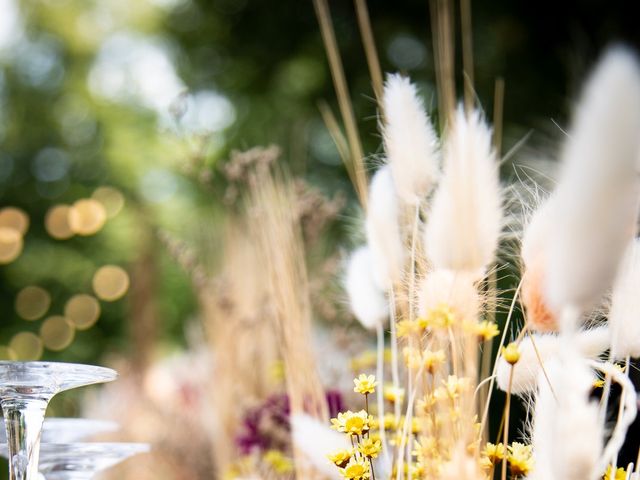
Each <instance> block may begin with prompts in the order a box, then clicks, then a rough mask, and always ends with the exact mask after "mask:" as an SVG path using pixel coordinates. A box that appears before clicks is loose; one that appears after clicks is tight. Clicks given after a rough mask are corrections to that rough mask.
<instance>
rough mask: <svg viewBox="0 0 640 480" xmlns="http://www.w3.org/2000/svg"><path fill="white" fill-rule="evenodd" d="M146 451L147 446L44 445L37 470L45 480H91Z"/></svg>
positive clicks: (134, 444)
mask: <svg viewBox="0 0 640 480" xmlns="http://www.w3.org/2000/svg"><path fill="white" fill-rule="evenodd" d="M148 451H149V445H148V444H146V443H98V442H96V443H43V444H42V446H41V450H40V467H39V470H40V473H41V474H42V475H44V477H45V478H46V480H90V479H92V478H93V477H94V476H95V475H96V474H97V473H98V472H100V471H102V470H106V469H107V468H109V467H112V466H113V465H115V464H117V463H120V462H122V461H124V460H126V459H127V458H129V457H131V456H133V455H136V454H138V453H144V452H148Z"/></svg>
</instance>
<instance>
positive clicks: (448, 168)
mask: <svg viewBox="0 0 640 480" xmlns="http://www.w3.org/2000/svg"><path fill="white" fill-rule="evenodd" d="M501 221H502V210H501V191H500V183H499V178H498V164H497V162H496V157H495V153H494V151H493V150H492V148H491V131H490V129H489V127H488V126H487V125H486V124H485V122H484V121H483V119H482V117H481V115H480V113H478V112H472V113H471V114H469V115H466V114H465V113H464V112H463V111H462V109H460V110H458V112H457V116H456V119H455V123H454V125H453V129H452V131H451V133H450V136H449V138H448V140H447V143H446V146H445V165H444V172H443V176H442V180H441V182H440V185H439V186H438V190H437V191H436V194H435V196H434V199H433V206H432V208H431V211H430V213H429V220H428V222H427V227H426V230H425V250H426V252H427V257H428V258H429V260H430V261H431V262H432V263H433V265H434V267H435V268H442V269H450V270H456V271H467V272H473V274H474V275H476V276H477V277H482V276H484V274H485V271H486V268H487V266H488V265H490V263H491V262H492V261H493V260H494V258H495V253H496V249H497V247H498V240H499V236H500V230H501Z"/></svg>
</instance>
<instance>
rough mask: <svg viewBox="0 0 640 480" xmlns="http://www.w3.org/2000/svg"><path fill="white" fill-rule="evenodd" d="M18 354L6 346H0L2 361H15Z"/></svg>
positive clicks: (0, 358)
mask: <svg viewBox="0 0 640 480" xmlns="http://www.w3.org/2000/svg"><path fill="white" fill-rule="evenodd" d="M15 359H16V354H15V353H14V352H13V350H11V349H10V348H9V347H7V346H6V345H0V360H15Z"/></svg>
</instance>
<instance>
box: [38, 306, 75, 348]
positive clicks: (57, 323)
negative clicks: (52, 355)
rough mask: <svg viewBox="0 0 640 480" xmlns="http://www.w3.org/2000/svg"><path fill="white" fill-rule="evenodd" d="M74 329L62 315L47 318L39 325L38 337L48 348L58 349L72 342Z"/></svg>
mask: <svg viewBox="0 0 640 480" xmlns="http://www.w3.org/2000/svg"><path fill="white" fill-rule="evenodd" d="M75 333H76V330H75V328H74V327H73V325H72V324H71V322H70V321H69V320H67V319H66V318H65V317H63V316H62V315H53V316H51V317H49V318H47V319H46V320H45V321H44V322H42V325H41V326H40V338H41V339H42V343H44V346H45V347H47V348H48V349H49V350H53V351H60V350H64V349H65V348H67V347H68V346H69V345H71V342H73V338H74V337H75Z"/></svg>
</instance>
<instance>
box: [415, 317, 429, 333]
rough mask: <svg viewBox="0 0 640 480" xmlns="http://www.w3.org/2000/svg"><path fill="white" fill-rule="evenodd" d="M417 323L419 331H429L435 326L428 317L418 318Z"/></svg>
mask: <svg viewBox="0 0 640 480" xmlns="http://www.w3.org/2000/svg"><path fill="white" fill-rule="evenodd" d="M416 323H417V324H418V330H427V329H428V328H431V327H432V326H433V325H432V323H431V320H429V318H426V317H418V318H417V319H416Z"/></svg>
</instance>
